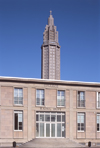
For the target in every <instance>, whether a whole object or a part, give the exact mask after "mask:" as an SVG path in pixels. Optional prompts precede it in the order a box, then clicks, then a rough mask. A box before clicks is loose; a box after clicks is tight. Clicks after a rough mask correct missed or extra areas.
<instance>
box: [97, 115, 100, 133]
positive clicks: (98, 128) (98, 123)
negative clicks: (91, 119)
mask: <svg viewBox="0 0 100 148" xmlns="http://www.w3.org/2000/svg"><path fill="white" fill-rule="evenodd" d="M97 131H100V114H97Z"/></svg>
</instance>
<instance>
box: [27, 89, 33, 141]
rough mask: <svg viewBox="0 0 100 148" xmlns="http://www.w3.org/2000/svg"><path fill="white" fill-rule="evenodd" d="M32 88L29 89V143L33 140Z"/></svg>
mask: <svg viewBox="0 0 100 148" xmlns="http://www.w3.org/2000/svg"><path fill="white" fill-rule="evenodd" d="M31 103H32V102H31V87H28V141H30V140H31V139H32V104H31Z"/></svg>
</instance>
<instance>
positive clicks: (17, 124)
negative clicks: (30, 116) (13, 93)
mask: <svg viewBox="0 0 100 148" xmlns="http://www.w3.org/2000/svg"><path fill="white" fill-rule="evenodd" d="M14 130H23V112H22V111H14Z"/></svg>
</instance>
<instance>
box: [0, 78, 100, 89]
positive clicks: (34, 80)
mask: <svg viewBox="0 0 100 148" xmlns="http://www.w3.org/2000/svg"><path fill="white" fill-rule="evenodd" d="M1 81H2V82H22V83H45V84H55V85H71V86H91V87H100V82H84V81H69V80H53V79H37V78H24V77H8V76H0V82H1Z"/></svg>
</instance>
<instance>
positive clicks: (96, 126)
mask: <svg viewBox="0 0 100 148" xmlns="http://www.w3.org/2000/svg"><path fill="white" fill-rule="evenodd" d="M98 115H99V123H97V116H98ZM97 116H96V127H97V128H98V125H97V124H99V130H97V129H96V130H97V132H100V113H97Z"/></svg>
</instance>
